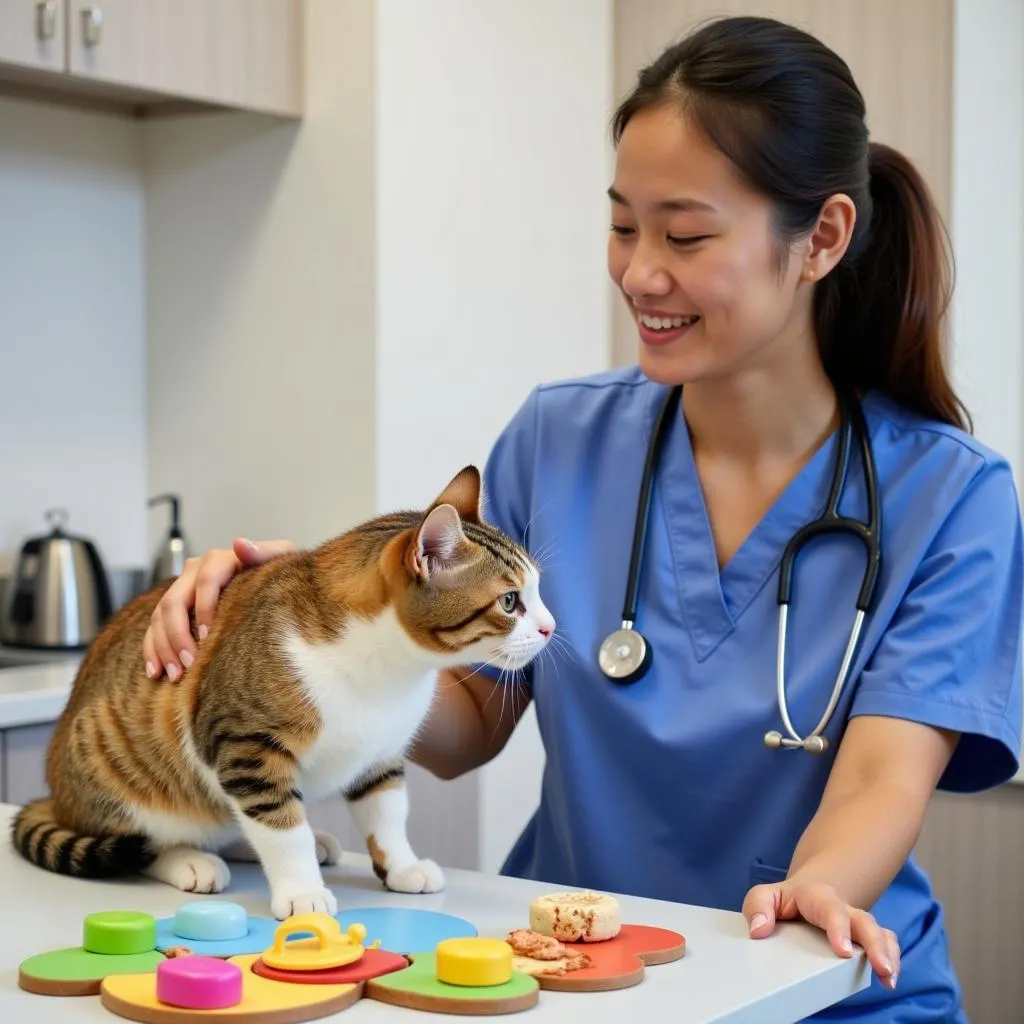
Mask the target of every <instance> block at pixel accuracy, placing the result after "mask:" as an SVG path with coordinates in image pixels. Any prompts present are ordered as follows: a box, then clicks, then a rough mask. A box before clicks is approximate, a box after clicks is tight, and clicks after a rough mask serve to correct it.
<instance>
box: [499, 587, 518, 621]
mask: <svg viewBox="0 0 1024 1024" xmlns="http://www.w3.org/2000/svg"><path fill="white" fill-rule="evenodd" d="M498 604H500V605H501V610H502V611H503V612H505V614H506V615H511V614H512V613H513V612H514V611H515V610H516V608H518V607H519V591H518V590H510V591H509V592H508V593H507V594H502V595H501V597H499V598H498Z"/></svg>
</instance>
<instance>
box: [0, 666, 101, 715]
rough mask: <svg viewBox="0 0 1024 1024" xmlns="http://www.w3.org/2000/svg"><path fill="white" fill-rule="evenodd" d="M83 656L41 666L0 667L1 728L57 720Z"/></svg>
mask: <svg viewBox="0 0 1024 1024" xmlns="http://www.w3.org/2000/svg"><path fill="white" fill-rule="evenodd" d="M80 663H81V657H80V656H78V657H66V658H64V659H63V660H60V661H53V662H48V663H45V664H40V665H17V666H14V667H6V668H5V667H0V729H11V728H15V727H16V726H21V725H38V724H40V723H43V722H53V721H56V719H57V716H58V715H59V714H60V713H61V711H62V710H63V709H64V705H65V703H66V702H67V699H68V694H69V693H70V692H71V684H72V683H73V682H74V679H75V672H76V671H77V669H78V666H79V664H80Z"/></svg>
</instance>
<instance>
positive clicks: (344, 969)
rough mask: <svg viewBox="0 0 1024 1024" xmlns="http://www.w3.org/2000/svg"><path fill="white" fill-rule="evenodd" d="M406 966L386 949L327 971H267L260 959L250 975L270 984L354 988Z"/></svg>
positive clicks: (278, 969)
mask: <svg viewBox="0 0 1024 1024" xmlns="http://www.w3.org/2000/svg"><path fill="white" fill-rule="evenodd" d="M408 966H409V961H408V960H407V959H406V958H405V957H404V956H401V955H400V954H398V953H389V952H388V951H387V950H386V949H368V950H366V951H365V952H364V953H363V955H362V956H361V957H360V958H359V959H358V960H356V961H355V962H354V963H351V964H342V965H341V966H340V967H329V968H326V969H323V970H319V971H283V970H281V968H279V967H271V966H270V965H269V964H265V963H264V962H263V960H262V959H260V960H257V961H255V963H253V965H252V969H253V972H254V973H256V974H259V975H261V976H262V977H264V978H269V979H270V980H271V981H289V982H294V983H295V984H298V985H358V984H360V983H361V982H364V981H369V980H370V978H379V977H380V976H381V975H382V974H390V973H391V972H392V971H402V970H405V968H406V967H408Z"/></svg>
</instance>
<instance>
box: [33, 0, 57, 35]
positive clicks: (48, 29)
mask: <svg viewBox="0 0 1024 1024" xmlns="http://www.w3.org/2000/svg"><path fill="white" fill-rule="evenodd" d="M56 34H57V0H39V3H37V4H36V35H37V36H38V37H39V38H40V39H52V38H53V37H54V36H55V35H56Z"/></svg>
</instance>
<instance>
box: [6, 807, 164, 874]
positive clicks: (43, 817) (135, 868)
mask: <svg viewBox="0 0 1024 1024" xmlns="http://www.w3.org/2000/svg"><path fill="white" fill-rule="evenodd" d="M11 838H12V839H13V841H14V846H15V848H16V849H17V850H18V852H19V853H20V854H21V855H22V856H23V857H24V858H25V859H26V860H27V861H31V862H32V863H33V864H36V865H38V866H39V867H41V868H45V869H46V870H47V871H53V872H55V873H56V874H58V875H74V876H75V877H77V878H113V877H116V876H118V875H134V874H138V873H139V872H140V871H141V870H142V869H143V868H145V867H147V866H148V865H149V864H151V863H152V862H153V861H154V860H155V859H156V855H157V851H156V849H155V848H154V847H153V846H152V844H151V843H150V842H149V840H148V839H147V838H146V837H145V836H143V835H111V836H87V835H82V834H81V833H80V832H75V831H74V830H73V829H70V828H65V827H64V826H63V825H60V824H58V823H57V822H56V821H55V820H54V816H53V805H52V803H51V802H50V801H49V800H33V801H32V802H31V803H29V804H26V805H25V806H24V807H22V809H21V810H20V811H18V813H17V814H16V815H15V817H14V827H13V830H12V836H11Z"/></svg>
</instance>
